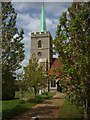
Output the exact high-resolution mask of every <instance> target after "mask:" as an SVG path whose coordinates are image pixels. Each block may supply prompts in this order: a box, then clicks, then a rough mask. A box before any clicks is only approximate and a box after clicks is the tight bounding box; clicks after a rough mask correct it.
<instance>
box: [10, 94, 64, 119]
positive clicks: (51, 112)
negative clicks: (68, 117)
mask: <svg viewBox="0 0 90 120" xmlns="http://www.w3.org/2000/svg"><path fill="white" fill-rule="evenodd" d="M64 96H65V95H64V94H63V93H57V94H56V95H55V96H53V98H52V99H49V100H45V101H44V102H43V103H40V104H37V105H36V106H34V107H33V108H32V109H30V110H29V111H27V112H25V113H23V114H22V115H20V116H18V117H16V118H15V119H12V120H30V119H31V117H33V116H34V117H38V118H39V120H43V119H42V118H44V120H45V119H46V120H49V119H50V118H58V117H59V116H60V110H61V107H62V106H63V103H64Z"/></svg>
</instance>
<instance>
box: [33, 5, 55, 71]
mask: <svg viewBox="0 0 90 120" xmlns="http://www.w3.org/2000/svg"><path fill="white" fill-rule="evenodd" d="M32 54H35V56H36V57H37V58H38V62H39V64H40V65H42V66H44V68H45V71H47V70H49V69H50V67H51V61H52V57H53V55H52V37H51V34H50V32H49V31H46V17H45V8H44V3H43V5H42V11H41V19H40V28H39V31H38V32H33V33H31V55H32Z"/></svg>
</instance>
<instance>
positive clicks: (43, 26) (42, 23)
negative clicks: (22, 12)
mask: <svg viewBox="0 0 90 120" xmlns="http://www.w3.org/2000/svg"><path fill="white" fill-rule="evenodd" d="M44 31H46V17H45V7H44V2H43V4H42V11H41V18H40V26H39V32H44Z"/></svg>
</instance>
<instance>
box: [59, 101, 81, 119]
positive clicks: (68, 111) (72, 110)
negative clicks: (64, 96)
mask: <svg viewBox="0 0 90 120" xmlns="http://www.w3.org/2000/svg"><path fill="white" fill-rule="evenodd" d="M60 118H68V119H72V120H76V119H82V118H83V109H82V108H80V109H78V108H77V107H76V105H74V104H72V103H71V102H70V101H68V100H65V102H64V106H63V107H62V110H61V113H60Z"/></svg>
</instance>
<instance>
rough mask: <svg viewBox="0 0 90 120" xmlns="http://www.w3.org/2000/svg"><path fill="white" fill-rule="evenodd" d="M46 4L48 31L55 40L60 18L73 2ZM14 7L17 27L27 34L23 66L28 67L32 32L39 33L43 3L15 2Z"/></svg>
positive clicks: (25, 36)
mask: <svg viewBox="0 0 90 120" xmlns="http://www.w3.org/2000/svg"><path fill="white" fill-rule="evenodd" d="M44 4H45V13H46V26H47V31H50V33H51V35H52V37H53V38H54V37H55V32H56V28H57V24H58V21H59V17H60V16H61V14H62V12H63V11H66V10H67V8H68V7H69V6H70V5H71V2H45V3H44ZM13 7H14V8H15V10H16V13H17V27H18V29H20V28H23V29H24V32H25V35H24V40H23V42H24V44H25V59H24V60H23V62H22V65H23V66H26V65H27V64H28V60H29V58H30V35H31V32H38V31H39V29H38V28H39V23H40V14H41V7H42V2H13Z"/></svg>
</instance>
